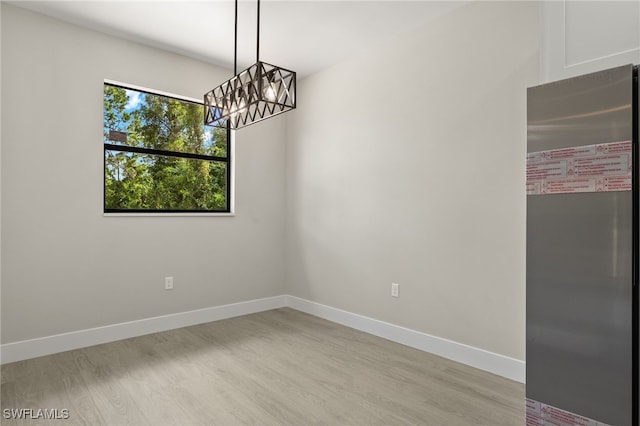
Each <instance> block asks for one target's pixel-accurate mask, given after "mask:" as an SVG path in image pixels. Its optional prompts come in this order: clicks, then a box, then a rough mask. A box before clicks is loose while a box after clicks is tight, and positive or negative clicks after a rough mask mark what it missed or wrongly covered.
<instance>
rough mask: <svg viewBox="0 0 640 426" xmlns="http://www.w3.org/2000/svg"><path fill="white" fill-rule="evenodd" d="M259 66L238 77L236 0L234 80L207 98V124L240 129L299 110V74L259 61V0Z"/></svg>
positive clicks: (258, 27)
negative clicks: (297, 82)
mask: <svg viewBox="0 0 640 426" xmlns="http://www.w3.org/2000/svg"><path fill="white" fill-rule="evenodd" d="M257 3H258V14H257V15H258V25H257V35H256V63H255V64H253V65H251V66H250V67H249V68H247V69H246V70H244V71H242V72H240V73H239V74H238V72H237V67H238V0H235V34H234V52H233V73H234V74H235V75H234V77H232V78H231V79H229V80H227V81H225V82H224V83H222V84H221V85H220V86H218V87H216V88H215V89H213V90H211V91H210V92H207V93H205V95H204V108H205V109H204V124H205V125H208V126H216V127H224V126H226V125H228V126H229V127H230V128H231V129H239V128H242V127H245V126H248V125H250V124H253V123H257V122H258V121H261V120H264V119H266V118H269V117H273V116H274V115H278V114H281V113H283V112H287V111H289V110H292V109H295V107H296V73H295V72H294V71H291V70H287V69H284V68H281V67H278V66H275V65H271V64H267V63H266V62H262V61H260V0H257Z"/></svg>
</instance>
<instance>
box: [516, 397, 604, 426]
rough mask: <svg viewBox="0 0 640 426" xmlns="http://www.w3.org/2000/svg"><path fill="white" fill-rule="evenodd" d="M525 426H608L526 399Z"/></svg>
mask: <svg viewBox="0 0 640 426" xmlns="http://www.w3.org/2000/svg"><path fill="white" fill-rule="evenodd" d="M526 403H527V409H526V416H527V419H526V426H609V425H607V424H606V423H602V422H599V421H596V420H593V419H589V418H586V417H583V416H580V415H578V414H574V413H570V412H569V411H565V410H561V409H559V408H556V407H553V406H551V405H547V404H543V403H542V402H538V401H535V400H533V399H529V398H527V401H526Z"/></svg>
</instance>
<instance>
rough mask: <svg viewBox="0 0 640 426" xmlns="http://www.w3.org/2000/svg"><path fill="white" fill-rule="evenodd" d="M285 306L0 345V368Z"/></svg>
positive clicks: (241, 308) (244, 305)
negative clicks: (19, 362) (4, 365)
mask: <svg viewBox="0 0 640 426" xmlns="http://www.w3.org/2000/svg"><path fill="white" fill-rule="evenodd" d="M285 306H286V297H285V296H275V297H269V298H265V299H256V300H250V301H247V302H240V303H232V304H229V305H222V306H215V307H212V308H205V309H198V310H195V311H187V312H180V313H177V314H171V315H164V316H160V317H154V318H146V319H142V320H137V321H129V322H123V323H120V324H113V325H107V326H104V327H96V328H90V329H87V330H79V331H72V332H70V333H63V334H56V335H53V336H47V337H41V338H37V339H31V340H23V341H20V342H15V343H6V344H4V345H0V364H6V363H9V362H15V361H22V360H25V359H29V358H36V357H39V356H44V355H51V354H55V353H58V352H64V351H70V350H73V349H79V348H84V347H87V346H93V345H99V344H102V343H109V342H114V341H116V340H122V339H128V338H131V337H137V336H142V335H145V334H151V333H158V332H160V331H167V330H173V329H176V328H181V327H188V326H190V325H196V324H202V323H207V322H211V321H218V320H221V319H227V318H233V317H237V316H240V315H247V314H253V313H257V312H263V311H269V310H271V309H277V308H283V307H285Z"/></svg>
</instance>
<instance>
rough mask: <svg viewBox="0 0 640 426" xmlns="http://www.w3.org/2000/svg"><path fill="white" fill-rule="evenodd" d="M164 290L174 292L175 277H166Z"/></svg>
mask: <svg viewBox="0 0 640 426" xmlns="http://www.w3.org/2000/svg"><path fill="white" fill-rule="evenodd" d="M164 289H165V290H173V277H164Z"/></svg>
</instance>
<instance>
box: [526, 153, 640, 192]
mask: <svg viewBox="0 0 640 426" xmlns="http://www.w3.org/2000/svg"><path fill="white" fill-rule="evenodd" d="M631 169H632V157H631V141H622V142H610V143H602V144H597V145H587V146H576V147H571V148H562V149H551V150H548V151H540V152H531V153H529V154H527V195H546V194H569V193H575V192H609V191H630V190H631Z"/></svg>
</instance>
